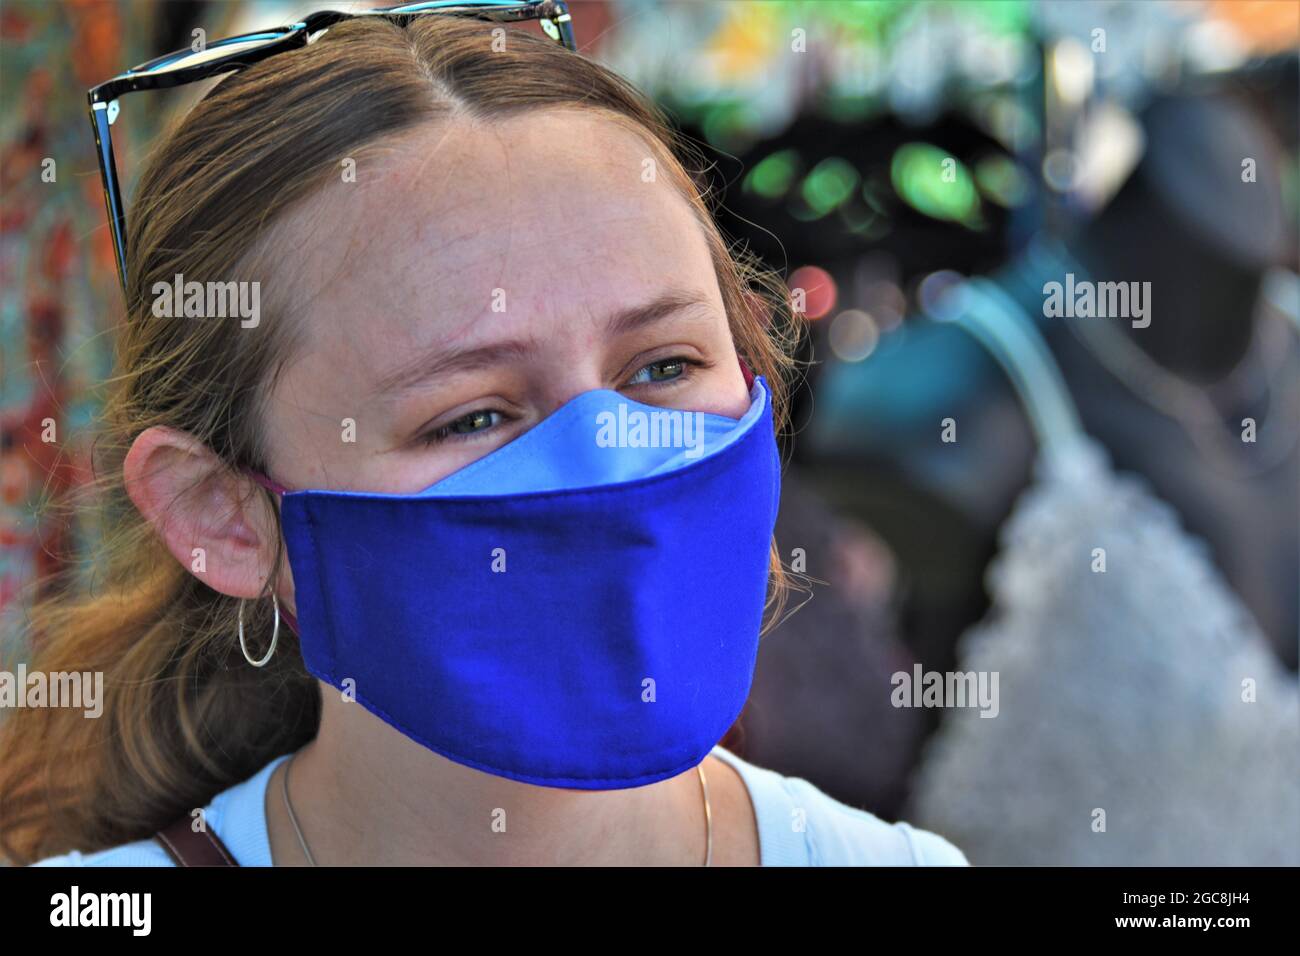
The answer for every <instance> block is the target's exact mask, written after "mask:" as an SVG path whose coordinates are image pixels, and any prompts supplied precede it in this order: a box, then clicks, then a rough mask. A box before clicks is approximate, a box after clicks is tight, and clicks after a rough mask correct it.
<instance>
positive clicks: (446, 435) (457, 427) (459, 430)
mask: <svg viewBox="0 0 1300 956" xmlns="http://www.w3.org/2000/svg"><path fill="white" fill-rule="evenodd" d="M493 416H496V418H494V417H493ZM500 416H501V413H500V412H494V411H492V410H490V409H486V408H480V409H479V410H478V411H474V412H470V413H469V414H468V415H462V416H461V417H460V418H458V419H456V420H455V421H454V422H451V423H450V424H448V425H443V426H442V427H441V428H435V429H434V430H433V431H431V432H429V433H428V434H427V435H425V436H424V442H425V444H427V445H436V444H438V443H439V442H442V441H462V440H469V439H472V438H474V437H475V436H477V435H479V434H482V433H483V432H486V431H488V430H489V429H491V428H492V426H493V425H495V424H497V419H498V418H500Z"/></svg>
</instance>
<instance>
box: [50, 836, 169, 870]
mask: <svg viewBox="0 0 1300 956" xmlns="http://www.w3.org/2000/svg"><path fill="white" fill-rule="evenodd" d="M175 865H176V864H175V863H173V862H172V858H171V857H170V856H168V855H167V851H166V850H164V849H163V848H162V847H161V846H160V845H159V844H158V841H156V840H136V841H135V842H134V843H123V844H121V845H120V846H115V847H110V848H109V849H107V850H98V851H96V852H94V853H82V852H81V851H80V850H73V851H72V852H70V853H61V854H59V855H58V856H47V857H46V858H45V859H43V860H37V861H36V862H35V863H33V864H32V866H175Z"/></svg>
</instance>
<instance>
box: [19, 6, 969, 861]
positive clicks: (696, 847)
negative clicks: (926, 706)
mask: <svg viewBox="0 0 1300 956" xmlns="http://www.w3.org/2000/svg"><path fill="white" fill-rule="evenodd" d="M493 41H494V34H493V28H492V27H491V26H490V25H488V24H484V23H481V22H474V21H466V20H462V19H455V18H449V17H441V16H438V17H422V18H418V19H415V20H412V21H411V22H409V23H408V24H407V25H405V26H399V25H396V24H394V23H391V22H385V21H382V20H378V19H370V20H354V21H350V22H345V23H342V24H339V25H337V26H335V27H332V28H331V29H330V30H329V31H328V32H327V33H326V34H324V35H323V36H322V37H321V38H320V39H318V40H316V41H315V42H313V43H312V44H310V45H309V46H305V47H303V48H301V49H298V50H295V51H292V52H286V53H283V54H280V55H277V56H274V57H271V58H269V59H267V60H265V61H264V62H262V63H259V64H257V65H255V66H251V67H249V68H248V69H246V70H244V71H242V72H240V73H237V74H234V75H232V76H230V77H229V78H228V79H226V80H224V81H223V82H222V83H220V84H219V85H218V86H217V87H216V88H215V89H214V90H213V92H212V93H210V94H209V95H208V96H207V97H206V98H205V99H204V100H203V101H202V102H201V103H200V104H199V105H198V106H197V107H196V108H195V109H194V110H192V111H191V112H190V113H189V114H188V115H187V116H186V117H185V118H184V120H183V121H182V122H181V123H180V124H179V126H178V128H176V129H175V130H174V131H173V132H172V133H171V135H170V136H169V137H168V138H167V139H166V140H165V141H164V142H163V143H162V144H161V146H160V147H159V148H158V150H157V151H156V153H154V155H153V156H152V157H151V161H150V163H149V165H148V167H147V169H146V170H145V171H144V173H143V176H142V179H141V182H140V185H139V186H138V189H137V192H136V198H135V205H134V207H133V211H132V216H131V219H130V222H131V224H132V230H131V233H130V238H129V242H128V249H129V255H128V256H127V262H128V269H127V280H126V281H127V300H128V321H127V322H126V324H125V326H124V327H123V330H122V333H121V339H120V346H119V349H120V351H119V356H118V367H117V373H116V375H115V377H114V381H113V388H114V390H113V392H112V394H111V396H110V399H109V401H108V403H107V406H106V413H105V427H104V429H103V434H102V435H101V437H100V438H99V441H98V443H97V449H98V451H99V452H100V454H101V455H102V456H103V457H102V458H101V462H102V465H101V466H100V469H98V470H99V471H100V472H101V473H102V475H103V481H104V482H105V483H106V484H107V486H108V487H107V491H108V497H107V512H106V515H107V519H108V520H109V522H110V524H109V526H108V528H107V530H108V532H109V534H108V537H107V540H108V541H110V542H111V548H112V551H111V555H110V557H109V558H108V559H106V560H105V561H104V562H103V563H101V564H100V565H98V566H97V567H98V573H97V575H96V576H95V578H94V579H93V580H92V582H91V586H90V587H89V588H87V589H86V591H85V592H83V593H79V594H72V593H63V594H60V595H58V596H55V597H50V598H47V599H45V600H44V601H43V602H42V603H40V604H38V605H37V606H36V608H35V610H34V613H33V614H32V618H31V619H32V633H31V636H30V643H31V645H32V646H33V648H34V651H33V657H32V660H31V661H30V662H28V670H29V671H44V672H53V671H102V672H103V674H104V702H103V716H102V717H101V718H100V719H86V718H85V717H84V716H83V714H82V712H81V711H77V710H71V709H66V708H33V709H23V710H18V711H15V712H14V713H13V714H11V716H10V719H9V720H8V721H7V722H6V723H5V725H3V727H2V728H0V840H2V841H3V843H2V844H0V846H2V847H3V853H4V855H6V856H8V857H9V858H10V859H12V860H14V861H20V862H30V861H33V860H37V861H39V863H40V864H42V865H159V866H165V865H172V864H175V863H186V864H190V863H202V862H218V863H223V862H224V863H227V864H229V863H234V864H238V865H244V866H249V865H276V866H295V865H317V864H319V865H368V864H369V865H373V864H380V865H442V864H450V865H460V864H511V865H513V864H546V863H550V864H563V865H572V864H583V865H586V864H596V865H602V864H604V865H608V864H614V865H688V866H697V865H700V864H701V863H704V864H706V865H759V864H762V865H775V864H787V865H789V864H794V865H816V864H828V865H834V864H874V863H881V864H912V863H938V864H964V863H965V862H966V860H965V859H964V857H963V856H962V854H961V853H960V852H959V851H958V850H957V849H956V848H955V847H953V846H952V845H951V844H949V843H947V842H946V841H944V840H943V839H942V838H940V837H938V836H936V835H934V834H930V833H926V832H925V831H920V830H916V829H913V828H911V827H909V826H907V825H906V824H901V823H900V824H896V825H890V824H886V823H885V822H883V821H881V820H879V819H877V818H876V817H874V816H872V815H871V814H868V813H866V812H864V811H861V810H857V809H854V808H851V807H848V806H845V805H843V804H840V803H838V802H836V801H834V800H833V799H831V798H830V797H828V796H827V795H825V794H823V793H821V792H820V791H819V790H817V789H816V788H815V787H814V786H813V785H811V784H810V783H808V782H807V781H804V780H801V779H797V778H793V779H792V778H784V777H781V776H779V775H778V774H775V773H773V772H771V771H768V770H765V769H762V768H759V767H757V766H754V765H752V764H749V763H747V762H746V761H744V760H742V759H740V758H739V757H737V756H736V755H734V754H731V753H730V752H729V751H727V750H725V749H723V748H721V747H719V746H717V742H718V740H720V739H721V737H722V735H723V733H725V731H726V729H727V727H728V726H730V725H731V723H733V722H734V720H735V719H736V717H737V716H738V715H739V711H740V707H741V706H742V705H743V702H744V698H745V696H746V694H747V692H748V688H749V681H750V678H751V676H752V670H753V664H754V654H755V651H756V647H757V640H758V635H759V631H760V629H761V627H762V625H763V623H764V618H766V623H767V626H769V627H770V626H771V624H772V620H773V616H774V615H775V614H776V613H779V611H780V609H781V606H782V603H783V596H784V592H785V589H786V588H787V587H788V583H787V581H786V579H785V577H784V575H783V573H782V569H781V564H780V559H779V556H778V553H777V551H776V546H775V542H774V541H773V540H772V538H771V531H772V522H773V521H774V519H775V506H776V500H777V488H778V482H779V461H778V460H777V456H776V452H775V443H774V440H773V429H774V427H776V425H777V424H779V423H780V422H781V421H782V415H783V413H784V403H785V393H784V390H783V388H782V372H783V371H784V370H786V369H788V368H789V367H790V365H791V359H790V358H789V357H788V355H789V344H788V343H787V342H784V341H783V339H782V335H783V333H781V332H780V331H779V329H780V328H781V326H779V325H778V323H776V322H774V321H771V320H772V319H773V318H774V317H775V316H776V315H777V313H778V312H780V311H781V310H783V309H784V308H785V305H786V299H785V297H784V295H783V294H781V293H778V292H776V291H775V290H776V289H777V288H778V286H777V284H776V283H774V281H773V280H772V279H771V278H770V277H766V276H764V275H762V274H760V273H758V272H757V271H756V270H754V269H753V268H752V267H751V266H750V265H749V264H748V263H746V262H744V261H738V260H737V259H736V258H734V257H733V256H732V254H731V253H730V252H729V250H728V248H727V245H726V244H725V242H724V241H723V239H722V238H721V236H720V234H719V233H718V231H717V229H716V227H715V225H714V223H713V220H712V218H711V216H710V213H709V212H708V209H707V206H706V205H705V202H704V200H703V198H702V196H701V194H700V191H699V189H698V187H697V185H696V183H695V181H694V180H693V179H692V177H691V175H690V174H689V173H688V172H687V171H686V169H685V168H684V166H683V164H682V162H681V161H680V160H679V159H678V158H677V155H675V152H674V150H675V148H677V149H679V148H680V144H679V143H677V142H676V141H675V140H674V139H673V137H672V134H671V133H670V131H669V129H668V128H667V126H666V125H665V124H664V122H663V121H662V119H661V118H660V116H659V115H658V114H657V113H656V112H655V111H654V109H653V107H651V106H650V105H649V104H647V103H646V102H645V101H644V100H643V99H642V98H641V97H640V96H639V95H638V94H637V93H636V92H635V91H633V90H632V89H631V88H629V87H628V85H627V84H626V83H625V82H624V81H622V80H621V79H619V78H618V77H616V76H615V75H613V74H611V73H610V72H609V71H607V70H605V69H603V68H601V67H600V66H598V65H596V64H595V63H593V62H590V61H588V60H586V59H584V58H582V57H580V56H577V55H575V54H573V53H571V52H568V51H565V50H563V49H561V48H559V47H556V46H554V45H552V44H549V43H548V42H547V41H545V40H543V39H541V38H536V37H532V36H528V35H523V34H515V33H512V34H511V36H510V38H509V41H508V43H506V44H505V45H504V46H503V45H502V44H501V43H499V42H497V43H494V42H493ZM231 282H234V283H238V284H240V285H239V286H238V289H239V290H240V292H241V295H243V298H241V299H240V300H239V301H240V302H241V303H243V304H244V305H246V306H247V305H253V306H254V308H252V309H244V310H243V311H240V313H239V316H238V317H235V318H231V317H226V318H220V317H213V313H212V310H211V309H210V308H207V307H205V305H204V302H205V301H206V303H207V306H211V303H212V299H211V296H210V294H209V297H208V298H207V299H206V300H205V299H204V295H203V290H204V289H207V290H208V291H209V293H210V292H211V289H212V288H213V286H212V285H210V284H212V283H216V284H218V288H219V289H220V287H221V286H223V285H224V284H226V283H231ZM191 283H197V285H191ZM194 289H198V290H199V292H198V295H197V296H192V295H191V292H192V291H193V290H194ZM759 289H766V290H767V291H766V292H759V291H758V290H759ZM245 291H247V294H244V293H245ZM182 300H183V301H184V305H183V304H182ZM189 306H193V307H192V308H191V309H190V310H189V312H188V313H187V312H186V308H187V307H189ZM222 314H223V315H224V314H226V313H224V312H223V313H222ZM658 413H665V414H664V415H663V420H662V421H656V420H655V416H656V414H658ZM666 413H675V416H676V417H673V416H672V415H668V414H666ZM638 416H640V418H638ZM647 421H648V422H649V423H650V430H651V432H653V431H654V429H655V428H657V427H659V426H660V425H663V426H664V430H663V432H662V434H664V435H667V436H670V437H671V438H673V440H672V441H665V442H663V443H656V442H655V441H653V440H647V437H646V431H645V428H644V425H645V422H647ZM629 423H630V424H629ZM638 423H640V425H641V426H642V427H641V430H640V432H639V433H638ZM263 488H265V489H269V490H270V493H267V492H265V491H263V490H262V489H263ZM286 557H287V560H286ZM282 620H283V622H284V624H283V633H281V631H282V625H281V621H282ZM200 808H201V812H200ZM51 854H62V855H51Z"/></svg>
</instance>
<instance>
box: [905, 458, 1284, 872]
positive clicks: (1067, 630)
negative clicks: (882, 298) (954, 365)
mask: <svg viewBox="0 0 1300 956" xmlns="http://www.w3.org/2000/svg"><path fill="white" fill-rule="evenodd" d="M1000 545H1001V550H1000V553H999V555H998V557H997V558H996V559H995V560H994V562H993V563H992V564H991V565H990V566H989V570H988V573H987V578H986V581H987V584H988V586H989V590H990V596H991V598H992V608H991V609H990V611H989V614H988V615H987V616H986V617H985V619H984V620H983V621H982V622H980V623H979V624H977V625H975V626H974V627H972V628H971V629H970V630H968V631H967V632H966V633H965V634H964V635H963V637H962V638H961V641H960V642H959V644H958V655H959V661H960V665H959V667H960V669H961V670H962V671H965V672H969V671H977V672H978V671H997V672H998V673H999V688H998V690H999V699H1000V712H999V714H998V716H996V717H994V718H986V717H980V716H979V712H978V709H975V708H968V709H956V708H954V709H950V710H949V711H948V712H947V713H945V715H944V719H943V723H942V725H941V727H940V729H939V731H938V732H937V733H936V734H935V736H934V737H933V738H932V739H931V740H930V742H929V743H928V745H927V748H926V751H925V755H924V758H923V761H922V764H921V767H920V768H919V770H918V775H917V778H916V780H915V787H914V789H913V791H912V798H911V800H910V803H909V806H908V809H907V817H906V818H907V819H909V820H911V821H912V822H914V823H917V824H919V825H921V826H924V827H926V828H928V829H932V830H936V831H938V832H940V833H942V834H943V835H944V836H946V837H947V838H948V839H950V840H952V841H953V842H954V843H955V844H956V845H957V846H959V847H960V848H961V849H962V850H963V851H964V852H965V853H966V855H967V857H968V858H969V859H970V860H971V862H972V863H975V864H986V865H987V864H1004V865H1039V864H1044V865H1053V864H1068V865H1155V866H1172V865H1190V866H1210V865H1213V866H1229V865H1291V866H1295V865H1297V864H1300V693H1298V691H1297V686H1296V680H1295V677H1294V675H1292V674H1291V673H1290V672H1289V671H1288V670H1286V669H1285V668H1284V667H1283V666H1282V665H1281V663H1280V662H1279V661H1278V660H1277V658H1276V657H1275V655H1274V654H1273V653H1272V652H1271V651H1270V649H1269V647H1268V644H1267V642H1266V640H1265V638H1264V636H1263V634H1262V633H1260V631H1259V629H1258V627H1257V625H1256V624H1255V622H1254V620H1253V619H1252V618H1251V617H1250V615H1249V613H1248V612H1247V611H1246V610H1245V609H1244V607H1243V606H1242V605H1241V603H1240V602H1239V601H1238V599H1237V598H1236V596H1235V595H1234V594H1233V593H1232V591H1231V590H1230V589H1229V588H1228V587H1227V586H1226V584H1225V583H1224V581H1223V579H1222V577H1221V576H1220V574H1219V572H1218V571H1217V570H1216V569H1215V568H1214V566H1213V564H1212V563H1211V561H1210V558H1209V555H1208V554H1207V549H1206V548H1205V546H1204V544H1203V543H1202V542H1201V541H1200V540H1199V539H1195V538H1192V537H1190V536H1189V535H1188V534H1187V533H1186V532H1185V531H1184V530H1183V529H1182V527H1181V525H1180V523H1179V520H1178V518H1177V516H1176V515H1175V513H1174V512H1173V510H1172V509H1171V508H1169V507H1168V506H1167V505H1166V504H1164V503H1163V502H1161V501H1159V500H1157V499H1156V498H1155V497H1154V496H1153V495H1152V494H1151V493H1150V491H1149V490H1148V488H1147V486H1146V485H1145V483H1143V482H1142V481H1141V480H1140V479H1137V478H1134V477H1131V476H1127V475H1118V474H1116V473H1115V472H1114V471H1113V470H1112V468H1111V465H1110V461H1109V457H1108V455H1107V454H1106V452H1105V451H1104V450H1103V449H1102V448H1101V446H1099V445H1098V444H1096V443H1095V442H1094V441H1093V440H1091V439H1088V438H1084V437H1081V438H1079V439H1078V440H1077V442H1075V443H1074V444H1073V445H1072V446H1071V447H1070V448H1069V449H1068V450H1067V451H1066V453H1064V454H1061V455H1058V456H1053V457H1043V458H1040V460H1039V463H1038V465H1037V467H1036V482H1035V484H1034V485H1033V486H1031V487H1030V488H1029V489H1028V490H1027V491H1026V492H1025V493H1024V494H1023V495H1022V496H1021V498H1020V500H1019V501H1018V502H1017V504H1016V507H1015V510H1014V511H1013V513H1012V516H1011V518H1010V519H1009V520H1008V521H1007V523H1006V524H1005V525H1004V527H1003V530H1002V533H1001V539H1000ZM1094 548H1104V549H1105V552H1106V571H1105V572H1104V573H1100V572H1096V571H1093V570H1092V564H1093V549H1094ZM1247 680H1251V681H1254V684H1255V694H1256V700H1255V702H1253V703H1248V702H1245V701H1244V700H1243V696H1244V689H1243V682H1244V681H1247ZM1097 808H1101V809H1103V810H1104V811H1105V832H1094V819H1095V814H1094V811H1095V809H1097Z"/></svg>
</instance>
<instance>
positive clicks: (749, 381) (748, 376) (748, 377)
mask: <svg viewBox="0 0 1300 956" xmlns="http://www.w3.org/2000/svg"><path fill="white" fill-rule="evenodd" d="M736 361H737V362H739V363H740V373H741V374H742V375H744V376H745V388H748V389H751V390H752V389H753V388H754V373H753V372H751V371H750V370H749V366H748V365H746V364H745V360H744V359H743V358H741V357H740V353H739V352H737V353H736Z"/></svg>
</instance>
